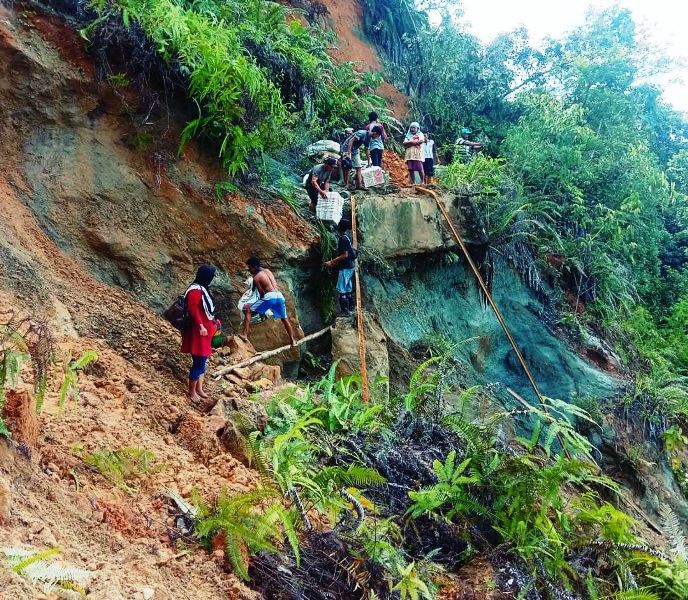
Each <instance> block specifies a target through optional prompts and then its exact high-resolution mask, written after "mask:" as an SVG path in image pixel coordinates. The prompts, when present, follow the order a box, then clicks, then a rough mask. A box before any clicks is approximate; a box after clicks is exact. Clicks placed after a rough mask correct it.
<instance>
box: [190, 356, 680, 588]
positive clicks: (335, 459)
mask: <svg viewBox="0 0 688 600" xmlns="http://www.w3.org/2000/svg"><path fill="white" fill-rule="evenodd" d="M335 369H336V365H333V367H332V368H331V370H330V373H329V374H328V376H327V377H325V378H324V379H323V380H322V381H320V382H317V383H314V384H310V385H308V386H306V387H294V388H292V389H290V390H288V391H286V392H284V393H283V394H282V395H281V396H278V397H276V398H275V399H274V400H273V402H272V404H271V405H270V406H269V407H268V414H269V422H268V426H267V428H266V431H265V433H263V434H261V433H260V432H258V431H254V432H248V431H247V432H246V433H247V444H248V449H249V454H250V456H251V459H252V463H253V465H254V467H255V468H256V469H257V470H258V471H259V472H260V473H261V476H262V482H263V487H262V488H259V489H258V490H256V491H254V492H251V493H249V494H240V495H237V496H231V497H228V496H224V495H223V496H221V498H220V499H219V501H218V503H217V506H216V507H215V508H213V509H211V508H209V507H207V506H205V505H204V504H203V502H202V500H201V499H200V498H198V497H196V498H195V504H197V505H198V506H199V507H200V508H199V510H198V511H197V512H196V526H195V531H196V534H197V535H198V536H199V537H200V539H202V540H204V541H206V542H207V543H208V544H210V542H211V540H213V539H214V538H215V536H217V535H218V534H220V533H221V534H222V535H223V536H224V537H223V540H222V542H223V543H224V544H225V546H226V548H227V553H228V556H229V557H230V558H231V560H232V563H233V564H234V566H235V568H236V569H237V572H238V573H239V574H241V575H242V576H243V577H245V578H248V577H249V576H250V577H251V579H252V582H253V584H254V585H255V586H256V587H257V589H259V590H264V591H268V590H280V593H281V597H284V598H297V597H301V594H307V595H308V597H312V598H325V597H326V596H327V594H336V595H337V596H338V597H354V595H355V597H359V595H360V594H363V595H364V596H365V597H372V596H373V595H374V596H375V597H380V598H382V597H394V596H393V593H394V592H395V591H396V592H399V594H400V596H401V597H402V598H404V597H407V596H408V597H411V598H418V599H421V598H428V599H429V598H433V597H435V595H436V593H437V590H438V588H437V583H436V578H435V576H434V575H435V574H437V573H440V572H441V571H443V570H444V569H445V568H446V569H453V568H457V567H459V566H461V565H463V564H465V563H466V562H468V561H469V560H470V559H471V557H472V556H474V555H475V554H478V555H481V556H483V557H486V558H487V559H488V560H491V561H495V564H499V565H500V572H501V573H502V574H503V576H500V577H499V578H498V579H497V580H496V581H495V582H493V585H494V586H495V587H496V588H497V589H498V591H499V593H501V594H504V595H511V596H518V595H519V594H520V595H521V596H520V597H524V598H529V597H533V598H535V597H539V598H565V597H572V596H570V595H571V594H573V597H577V598H591V599H592V598H595V599H597V598H655V599H667V600H668V599H674V598H679V597H682V595H681V594H682V593H683V590H684V589H685V585H686V584H685V581H686V577H687V576H688V569H687V567H686V562H685V558H686V556H685V554H686V551H685V539H684V537H683V535H682V532H681V528H680V523H679V521H678V520H677V518H676V516H675V515H674V514H673V513H671V512H670V511H667V512H666V514H665V518H664V528H665V529H666V534H667V537H668V538H669V539H670V540H671V541H670V545H669V546H668V547H667V548H666V549H664V550H663V551H659V550H655V549H653V548H651V547H649V546H648V545H647V544H646V543H645V542H644V541H643V540H642V539H641V538H639V536H638V533H637V529H638V528H637V525H636V523H635V522H634V520H633V519H632V518H631V517H629V516H628V515H627V514H625V513H624V512H623V511H621V510H620V509H619V508H617V501H618V496H617V493H618V488H617V485H616V484H615V483H613V482H612V481H611V480H610V479H607V478H606V477H604V476H602V475H600V472H599V468H598V466H597V465H596V464H595V462H594V460H593V458H592V450H593V449H592V446H591V445H590V444H589V443H588V442H587V441H586V440H585V439H584V438H582V437H581V436H580V435H579V434H578V433H576V431H575V428H574V427H573V423H572V420H571V417H570V416H568V415H575V416H576V418H578V419H589V417H588V416H587V415H586V414H585V413H584V411H582V410H581V409H579V408H577V407H574V406H571V405H568V404H566V403H564V402H561V401H554V400H552V401H551V406H550V414H549V415H548V414H546V413H545V412H544V411H541V410H540V409H536V408H531V409H528V410H526V411H511V412H501V413H494V414H492V416H491V417H490V418H489V419H488V420H484V419H483V420H481V421H475V420H474V419H473V418H472V417H471V414H472V409H471V407H472V405H473V404H474V403H475V401H476V400H477V399H478V397H479V396H483V399H486V398H487V396H489V392H488V391H487V390H486V389H483V388H481V387H479V386H477V387H473V388H469V389H466V390H463V391H461V392H460V393H459V394H458V396H457V397H455V398H457V399H456V400H454V401H452V403H451V404H450V403H449V402H448V401H447V400H446V398H447V397H448V395H449V394H450V392H451V390H450V388H449V385H448V382H449V381H450V380H451V377H452V369H453V366H452V362H451V361H448V360H447V359H446V358H443V357H441V356H437V357H434V358H432V359H430V360H429V361H427V362H426V363H424V364H423V365H421V367H420V368H419V369H418V370H417V371H416V373H415V374H414V375H413V377H412V381H411V384H410V386H409V390H408V392H407V393H406V394H404V395H403V396H401V397H395V398H388V397H387V396H386V394H385V393H383V392H380V393H377V394H375V397H374V399H373V400H372V401H371V402H370V403H369V404H366V403H364V402H363V401H362V399H361V380H360V377H359V376H357V375H355V376H350V377H344V378H341V379H336V378H335V375H334V373H335ZM378 389H383V388H378ZM524 417H527V418H529V419H532V420H534V423H535V426H534V430H533V435H532V436H531V437H530V438H529V439H519V440H518V444H512V445H510V446H509V447H506V446H504V444H503V441H500V434H499V431H500V429H501V428H502V427H503V426H504V425H507V424H509V423H510V422H513V421H514V420H517V419H521V418H524ZM558 435H560V436H561V439H563V440H565V441H564V443H565V444H566V446H567V447H568V449H569V453H570V455H571V456H570V457H567V456H565V455H563V454H561V455H557V454H556V453H554V452H552V448H553V445H554V444H556V438H557V436H558ZM280 499H281V502H280ZM313 521H317V522H321V523H322V522H326V523H328V524H329V526H328V528H327V531H326V532H321V531H319V530H318V528H316V527H314V526H313V525H312V522H313ZM214 547H217V546H216V542H215V543H214ZM242 548H243V549H244V550H243V551H242ZM246 551H248V552H246ZM279 552H281V554H280V553H279ZM251 554H255V555H256V557H255V558H254V559H253V560H251V561H250V563H249V562H248V561H247V556H248V555H251ZM249 564H250V565H251V566H250V568H249ZM530 590H532V595H529V591H530ZM352 594H353V595H352ZM390 594H392V596H390ZM567 594H568V595H567ZM677 594H678V595H677ZM269 597H272V596H270V595H269Z"/></svg>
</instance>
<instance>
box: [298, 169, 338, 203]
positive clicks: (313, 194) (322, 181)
mask: <svg viewBox="0 0 688 600" xmlns="http://www.w3.org/2000/svg"><path fill="white" fill-rule="evenodd" d="M336 166H337V159H336V158H334V157H332V156H330V157H328V158H326V159H325V161H324V162H323V163H322V164H319V165H315V166H314V167H313V168H312V169H311V170H310V171H309V172H308V175H307V176H306V180H305V188H306V191H307V192H308V197H309V198H310V200H311V205H310V206H311V209H312V210H315V207H316V206H317V204H318V198H327V192H329V191H330V177H331V176H332V171H333V170H334V168H335V167H336Z"/></svg>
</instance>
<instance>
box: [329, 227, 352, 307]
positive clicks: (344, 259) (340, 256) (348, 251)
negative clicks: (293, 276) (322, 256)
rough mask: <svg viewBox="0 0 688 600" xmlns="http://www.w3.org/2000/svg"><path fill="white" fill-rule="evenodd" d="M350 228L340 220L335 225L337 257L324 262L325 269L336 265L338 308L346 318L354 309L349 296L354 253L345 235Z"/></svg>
mask: <svg viewBox="0 0 688 600" xmlns="http://www.w3.org/2000/svg"><path fill="white" fill-rule="evenodd" d="M350 227H351V221H349V220H348V219H342V220H341V221H339V224H338V225H337V228H336V231H337V235H338V236H339V243H338V244H337V256H335V257H334V258H333V259H332V260H328V261H326V262H325V263H324V264H325V266H326V267H333V266H335V265H337V267H338V269H339V275H338V276H337V292H338V293H339V307H340V308H341V312H340V313H339V314H340V316H347V315H349V314H350V312H351V311H352V310H353V308H354V300H353V298H352V296H351V292H352V290H353V285H352V279H353V276H354V260H356V251H355V250H354V247H353V245H352V244H351V240H350V239H349V236H347V235H346V232H347V230H348V229H349V228H350Z"/></svg>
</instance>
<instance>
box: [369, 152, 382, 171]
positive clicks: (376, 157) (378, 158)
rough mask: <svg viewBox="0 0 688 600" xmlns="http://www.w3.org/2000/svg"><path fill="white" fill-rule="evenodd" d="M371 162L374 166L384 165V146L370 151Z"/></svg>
mask: <svg viewBox="0 0 688 600" xmlns="http://www.w3.org/2000/svg"><path fill="white" fill-rule="evenodd" d="M370 162H372V163H373V166H374V167H382V148H376V149H375V150H371V151H370Z"/></svg>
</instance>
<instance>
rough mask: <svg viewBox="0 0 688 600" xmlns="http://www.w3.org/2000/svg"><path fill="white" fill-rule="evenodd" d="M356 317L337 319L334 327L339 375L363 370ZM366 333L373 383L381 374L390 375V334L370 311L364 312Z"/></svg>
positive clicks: (382, 375) (334, 348) (333, 355)
mask: <svg viewBox="0 0 688 600" xmlns="http://www.w3.org/2000/svg"><path fill="white" fill-rule="evenodd" d="M356 323H357V321H356V319H355V318H354V319H337V321H336V323H335V325H334V327H332V359H333V360H339V364H338V365H337V371H336V372H337V377H344V376H346V375H351V374H352V373H356V372H358V371H360V370H361V358H360V353H359V349H358V329H357V328H356ZM363 330H364V333H365V349H366V368H367V371H368V381H369V383H370V384H371V385H372V384H373V383H374V382H375V380H376V379H377V378H378V377H384V378H387V377H388V376H389V355H388V353H387V337H386V336H385V332H384V331H383V330H382V328H381V327H380V325H379V324H378V323H377V322H376V321H375V320H374V319H373V318H372V317H371V316H370V315H369V314H367V313H364V316H363Z"/></svg>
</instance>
